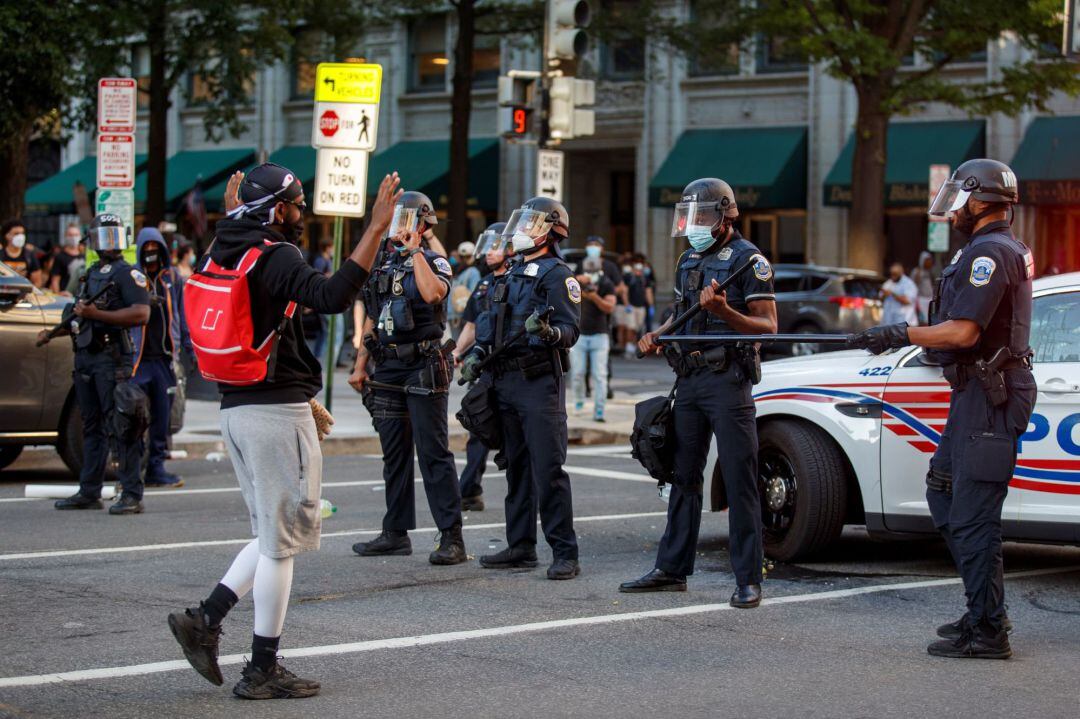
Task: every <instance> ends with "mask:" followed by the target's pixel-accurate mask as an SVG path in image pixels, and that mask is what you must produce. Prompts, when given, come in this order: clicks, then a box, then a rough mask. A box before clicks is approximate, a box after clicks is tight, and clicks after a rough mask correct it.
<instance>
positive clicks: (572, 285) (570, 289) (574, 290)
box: [566, 277, 581, 305]
mask: <svg viewBox="0 0 1080 719" xmlns="http://www.w3.org/2000/svg"><path fill="white" fill-rule="evenodd" d="M566 295H567V296H568V297H569V298H570V301H571V302H573V303H574V304H576V305H579V304H581V285H579V284H578V281H577V280H576V279H574V278H573V277H567V278H566Z"/></svg>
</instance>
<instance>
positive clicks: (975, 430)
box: [926, 369, 1035, 634]
mask: <svg viewBox="0 0 1080 719" xmlns="http://www.w3.org/2000/svg"><path fill="white" fill-rule="evenodd" d="M1005 378H1006V384H1007V385H1008V388H1009V399H1008V401H1007V402H1005V404H1003V405H1000V406H998V407H994V406H993V405H992V404H991V403H990V400H989V398H988V397H987V395H986V391H985V390H984V389H983V386H982V384H980V383H979V381H978V380H970V381H968V382H967V384H965V385H964V386H963V387H958V388H954V389H953V392H952V396H951V398H950V399H949V418H948V420H947V421H946V422H945V429H944V431H943V432H942V433H941V443H940V444H939V445H938V448H937V451H936V452H935V453H934V457H933V459H931V460H930V468H931V473H932V475H933V476H934V477H937V478H940V479H945V481H948V480H947V478H950V477H951V482H952V484H951V488H950V489H949V490H942V489H935V487H934V486H933V484H932V483H933V481H934V480H933V477H928V478H927V481H928V486H927V489H926V501H927V503H928V504H929V506H930V515H931V516H932V517H933V519H934V526H936V527H937V528H938V530H939V531H940V532H941V534H942V536H943V537H944V538H945V542H946V544H948V546H949V551H950V552H951V553H952V556H953V560H954V561H955V562H956V567H957V569H958V570H959V572H960V576H961V578H963V580H964V594H965V595H966V597H967V617H968V620H969V621H970V622H971V624H972V625H973V626H975V627H978V628H979V629H981V630H982V631H983V632H984V633H987V634H996V633H997V632H998V631H1000V630H1001V628H1002V622H1003V620H1004V619H1005V581H1004V567H1003V564H1002V558H1001V508H1002V506H1003V505H1004V503H1005V495H1006V494H1008V491H1009V480H1011V479H1012V476H1013V470H1014V469H1015V468H1016V443H1017V440H1019V438H1020V435H1022V434H1023V433H1024V432H1025V431H1027V425H1028V420H1030V419H1031V412H1032V410H1033V409H1034V408H1035V380H1034V378H1033V377H1032V376H1031V372H1030V371H1029V370H1026V369H1014V370H1009V371H1007V372H1006V373H1005ZM950 490H951V491H950Z"/></svg>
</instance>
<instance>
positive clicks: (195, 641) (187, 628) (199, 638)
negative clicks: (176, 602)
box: [169, 604, 225, 686]
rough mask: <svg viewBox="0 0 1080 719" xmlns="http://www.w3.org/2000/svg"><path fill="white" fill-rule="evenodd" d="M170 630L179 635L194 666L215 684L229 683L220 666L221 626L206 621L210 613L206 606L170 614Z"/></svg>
mask: <svg viewBox="0 0 1080 719" xmlns="http://www.w3.org/2000/svg"><path fill="white" fill-rule="evenodd" d="M169 629H171V630H172V634H173V636H174V637H176V641H177V642H178V643H179V644H180V648H181V649H183V650H184V657H185V658H187V660H188V663H189V664H190V665H191V667H192V669H194V670H195V671H197V672H198V673H199V674H201V675H202V676H204V677H205V678H206V679H207V681H209V682H210V683H211V684H214V685H215V686H221V685H222V684H224V683H225V678H224V677H222V676H221V668H220V667H219V666H218V643H219V642H220V641H221V627H220V626H219V627H217V628H216V629H213V628H211V627H210V625H208V624H207V623H206V614H205V613H204V612H203V608H202V605H201V604H200V605H199V606H197V607H191V608H189V609H185V610H184V611H182V612H173V613H172V614H170V615H169Z"/></svg>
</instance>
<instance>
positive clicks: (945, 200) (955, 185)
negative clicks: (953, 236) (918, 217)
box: [929, 180, 971, 217]
mask: <svg viewBox="0 0 1080 719" xmlns="http://www.w3.org/2000/svg"><path fill="white" fill-rule="evenodd" d="M970 196H971V192H969V191H968V190H965V189H964V187H963V183H962V182H960V181H958V180H946V181H945V183H944V184H943V185H942V186H941V189H940V190H938V193H937V195H935V196H934V201H933V202H931V203H930V210H929V214H930V216H931V217H948V216H949V215H951V214H952V213H954V212H956V211H957V210H959V209H960V208H961V207H963V206H964V205H966V204H967V201H968V197H970Z"/></svg>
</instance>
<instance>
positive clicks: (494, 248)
mask: <svg viewBox="0 0 1080 719" xmlns="http://www.w3.org/2000/svg"><path fill="white" fill-rule="evenodd" d="M505 229H506V223H505V222H496V223H494V224H492V225H489V226H488V228H487V229H486V230H484V231H483V232H481V233H480V236H479V237H477V238H476V249H475V265H476V267H478V268H479V269H480V271H481V273H482V277H481V278H480V282H479V283H477V285H476V289H474V290H473V291H472V294H471V295H470V296H469V301H468V303H466V305H465V311H464V312H462V314H461V320H462V326H461V334H460V335H459V336H458V341H457V348H456V349H455V350H454V360H455V361H456V363H458V364H460V363H461V361H462V357H463V356H464V355H465V353H467V352H468V351H469V350H470V349H472V347H473V345H474V344H476V322H477V320H478V318H480V317H482V316H484V315H485V314H486V313H487V312H488V310H490V309H491V293H492V292H493V288H494V286H495V284H496V283H501V282H502V278H503V277H505V276H506V238H504V237H503V236H502V233H503V230H505ZM487 458H488V448H487V445H485V444H484V443H483V442H482V441H481V440H480V438H479V437H477V436H476V435H474V434H471V433H470V434H469V441H468V442H467V443H466V444H465V469H464V470H462V472H461V509H462V511H470V510H471V511H476V512H482V511H484V487H483V485H482V482H483V479H484V469H485V468H486V466H487ZM496 461H499V458H498V457H496Z"/></svg>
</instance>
